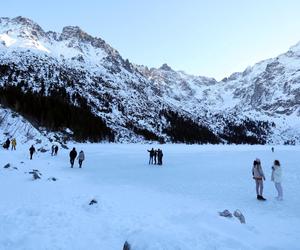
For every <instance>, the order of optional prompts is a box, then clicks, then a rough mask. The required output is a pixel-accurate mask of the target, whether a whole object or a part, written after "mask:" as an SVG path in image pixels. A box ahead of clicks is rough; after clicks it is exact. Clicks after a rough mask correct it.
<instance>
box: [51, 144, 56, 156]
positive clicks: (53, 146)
mask: <svg viewBox="0 0 300 250" xmlns="http://www.w3.org/2000/svg"><path fill="white" fill-rule="evenodd" d="M54 151H55V145H52V147H51V156H53V155H54Z"/></svg>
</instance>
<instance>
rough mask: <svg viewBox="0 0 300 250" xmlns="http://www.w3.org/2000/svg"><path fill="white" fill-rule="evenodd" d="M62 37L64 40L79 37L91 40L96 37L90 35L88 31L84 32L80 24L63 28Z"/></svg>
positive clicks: (83, 39) (82, 39)
mask: <svg viewBox="0 0 300 250" xmlns="http://www.w3.org/2000/svg"><path fill="white" fill-rule="evenodd" d="M60 38H61V39H62V40H65V39H70V38H77V39H79V40H81V41H91V40H94V38H93V37H92V36H91V35H89V34H88V33H86V32H84V31H83V30H82V29H81V28H80V27H78V26H66V27H64V28H63V30H62V33H61V36H60Z"/></svg>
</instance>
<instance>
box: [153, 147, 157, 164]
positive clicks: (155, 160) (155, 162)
mask: <svg viewBox="0 0 300 250" xmlns="http://www.w3.org/2000/svg"><path fill="white" fill-rule="evenodd" d="M157 154H158V150H154V153H153V159H154V164H155V165H156V164H158V160H157Z"/></svg>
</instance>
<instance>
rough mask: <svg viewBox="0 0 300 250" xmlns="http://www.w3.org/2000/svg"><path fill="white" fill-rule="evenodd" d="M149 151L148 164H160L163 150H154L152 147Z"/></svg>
mask: <svg viewBox="0 0 300 250" xmlns="http://www.w3.org/2000/svg"><path fill="white" fill-rule="evenodd" d="M148 152H149V165H150V164H155V165H156V164H157V165H162V159H163V156H164V155H163V152H162V150H161V149H157V150H155V149H154V148H152V149H151V150H148Z"/></svg>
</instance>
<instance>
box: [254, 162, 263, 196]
mask: <svg viewBox="0 0 300 250" xmlns="http://www.w3.org/2000/svg"><path fill="white" fill-rule="evenodd" d="M252 176H253V179H254V180H255V184H256V195H257V199H258V200H263V201H265V200H266V199H265V198H264V197H263V190H264V184H263V181H264V180H266V178H265V175H264V172H263V170H262V167H261V163H260V159H256V160H255V161H254V162H253V168H252Z"/></svg>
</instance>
